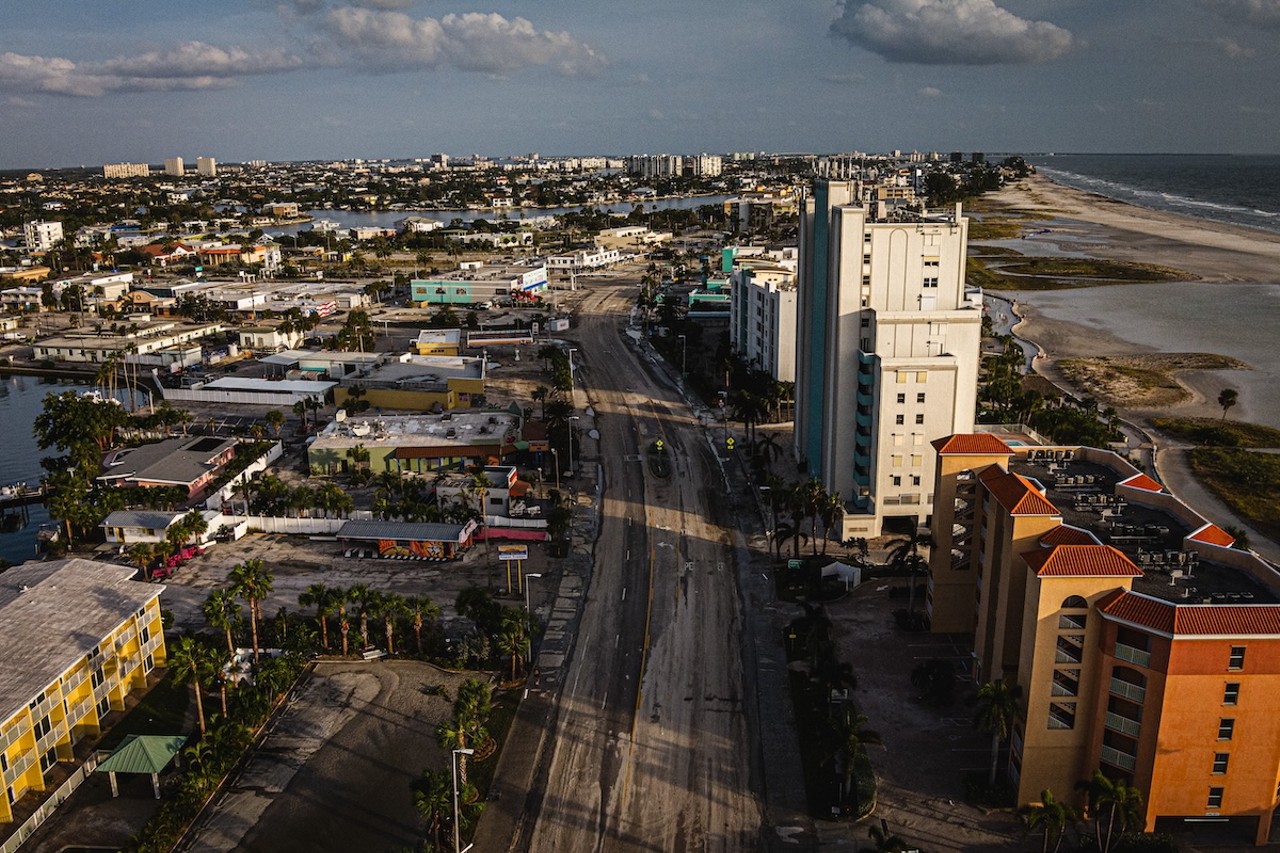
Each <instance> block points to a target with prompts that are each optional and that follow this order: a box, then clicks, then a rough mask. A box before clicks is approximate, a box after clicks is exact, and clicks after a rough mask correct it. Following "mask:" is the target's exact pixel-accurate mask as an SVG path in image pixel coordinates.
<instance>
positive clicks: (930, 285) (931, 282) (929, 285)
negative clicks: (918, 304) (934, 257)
mask: <svg viewBox="0 0 1280 853" xmlns="http://www.w3.org/2000/svg"><path fill="white" fill-rule="evenodd" d="M924 286H925V288H926V289H928V290H932V289H934V288H936V287H937V286H938V278H937V276H930V277H929V278H926V279H925V280H924Z"/></svg>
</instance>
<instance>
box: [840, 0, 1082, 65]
mask: <svg viewBox="0 0 1280 853" xmlns="http://www.w3.org/2000/svg"><path fill="white" fill-rule="evenodd" d="M831 31H832V33H834V34H835V35H837V36H840V37H841V38H844V39H846V40H848V41H850V42H852V43H853V44H855V45H858V46H860V47H865V48H867V49H868V50H871V51H873V52H875V53H878V54H879V55H881V56H883V57H884V58H885V59H887V60H889V61H890V62H912V63H918V64H921V65H1022V64H1028V63H1035V62H1047V61H1049V60H1052V59H1057V58H1058V57H1060V56H1062V55H1064V54H1065V53H1067V52H1068V51H1070V50H1071V49H1072V48H1073V47H1075V46H1076V40H1075V38H1074V37H1073V36H1072V34H1071V33H1070V32H1068V31H1067V30H1064V29H1063V28H1061V27H1059V26H1057V25H1056V24H1052V23H1049V22H1048V21H1029V20H1026V19H1025V18H1020V17H1018V16H1017V15H1015V14H1013V13H1012V12H1010V11H1008V10H1006V9H1003V8H1001V7H999V6H997V5H996V4H995V3H994V2H993V0H869V2H856V0H841V11H840V17H838V18H836V20H835V21H834V22H833V23H832V24H831Z"/></svg>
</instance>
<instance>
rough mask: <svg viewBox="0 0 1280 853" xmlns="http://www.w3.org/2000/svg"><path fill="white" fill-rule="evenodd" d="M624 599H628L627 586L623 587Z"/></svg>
mask: <svg viewBox="0 0 1280 853" xmlns="http://www.w3.org/2000/svg"><path fill="white" fill-rule="evenodd" d="M622 600H623V601H626V600H627V588H626V587H625V586H624V587H623V588H622Z"/></svg>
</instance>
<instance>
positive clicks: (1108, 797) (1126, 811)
mask: <svg viewBox="0 0 1280 853" xmlns="http://www.w3.org/2000/svg"><path fill="white" fill-rule="evenodd" d="M1076 790H1077V791H1083V792H1084V793H1085V795H1086V796H1087V797H1088V802H1089V817H1091V818H1093V822H1094V830H1093V831H1094V840H1095V841H1096V842H1097V844H1098V849H1099V850H1100V851H1101V853H1108V851H1110V850H1111V843H1112V841H1114V839H1115V831H1116V829H1117V828H1118V829H1119V830H1120V832H1122V833H1123V832H1124V831H1125V830H1126V829H1128V828H1129V827H1130V826H1135V825H1137V824H1138V822H1139V820H1140V819H1141V817H1142V791H1140V790H1138V789H1137V788H1131V787H1129V786H1127V785H1125V784H1124V782H1122V781H1116V780H1113V779H1110V778H1108V777H1107V775H1106V774H1104V773H1103V772H1102V771H1101V770H1095V771H1093V778H1091V779H1087V780H1082V781H1080V782H1077V783H1076ZM1104 815H1105V817H1106V822H1107V827H1106V831H1105V832H1104V831H1103V828H1102V821H1103V816H1104Z"/></svg>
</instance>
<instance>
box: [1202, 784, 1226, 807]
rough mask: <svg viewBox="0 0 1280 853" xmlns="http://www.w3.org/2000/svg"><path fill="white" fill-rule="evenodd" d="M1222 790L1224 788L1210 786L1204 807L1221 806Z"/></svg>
mask: <svg viewBox="0 0 1280 853" xmlns="http://www.w3.org/2000/svg"><path fill="white" fill-rule="evenodd" d="M1224 790H1225V789H1224V788H1210V789H1209V802H1207V803H1205V808H1207V809H1220V808H1222V792H1223V791H1224Z"/></svg>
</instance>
